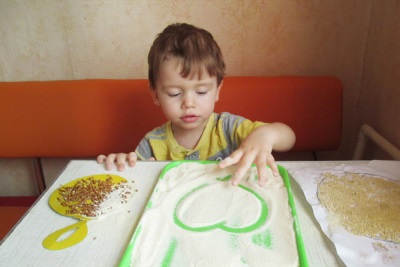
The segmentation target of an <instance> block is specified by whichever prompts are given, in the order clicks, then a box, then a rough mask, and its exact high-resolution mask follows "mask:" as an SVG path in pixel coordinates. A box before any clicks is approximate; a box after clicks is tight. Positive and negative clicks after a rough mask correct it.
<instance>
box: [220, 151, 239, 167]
mask: <svg viewBox="0 0 400 267" xmlns="http://www.w3.org/2000/svg"><path fill="white" fill-rule="evenodd" d="M242 155H243V152H241V151H239V150H236V151H234V152H233V153H232V154H231V155H230V156H229V157H227V158H225V159H223V160H222V161H221V162H220V163H219V167H220V168H221V169H223V168H226V167H228V166H231V165H233V164H236V163H238V162H239V161H240V159H241V157H242Z"/></svg>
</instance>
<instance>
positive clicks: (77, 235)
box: [42, 174, 127, 250]
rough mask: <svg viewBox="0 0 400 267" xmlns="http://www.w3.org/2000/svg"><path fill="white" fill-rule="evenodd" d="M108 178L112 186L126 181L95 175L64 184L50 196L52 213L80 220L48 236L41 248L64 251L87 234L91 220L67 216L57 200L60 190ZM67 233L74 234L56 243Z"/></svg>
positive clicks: (65, 209)
mask: <svg viewBox="0 0 400 267" xmlns="http://www.w3.org/2000/svg"><path fill="white" fill-rule="evenodd" d="M109 177H111V178H112V183H113V184H119V183H121V182H127V180H126V179H125V178H122V177H120V176H118V175H111V174H96V175H90V176H85V177H82V178H79V179H76V180H73V181H71V182H69V183H66V184H64V185H63V186H61V187H60V188H58V189H56V190H55V191H54V192H53V193H52V194H51V196H50V198H49V205H50V207H51V208H52V209H53V210H54V211H56V212H57V213H59V214H61V215H65V216H70V217H74V218H77V219H80V221H78V222H77V223H74V224H72V225H70V226H67V227H64V228H62V229H60V230H57V231H55V232H54V233H52V234H50V235H48V236H47V237H46V238H45V239H44V240H43V242H42V245H43V247H45V248H47V249H49V250H61V249H65V248H68V247H71V246H74V245H76V244H78V243H79V242H81V241H82V240H83V239H85V237H86V236H87V234H88V227H87V221H88V220H90V219H91V218H90V217H86V216H83V215H80V214H67V210H68V208H67V207H64V206H62V205H61V203H60V201H59V200H58V199H59V198H61V194H60V189H61V188H63V187H72V186H74V185H75V184H76V183H77V182H79V181H81V180H89V179H90V178H92V179H95V180H102V181H106V180H107V179H108V178H109ZM69 231H74V232H73V233H72V234H71V235H70V236H68V237H67V238H65V239H63V240H61V241H58V239H60V237H61V236H63V235H64V234H66V233H67V232H69Z"/></svg>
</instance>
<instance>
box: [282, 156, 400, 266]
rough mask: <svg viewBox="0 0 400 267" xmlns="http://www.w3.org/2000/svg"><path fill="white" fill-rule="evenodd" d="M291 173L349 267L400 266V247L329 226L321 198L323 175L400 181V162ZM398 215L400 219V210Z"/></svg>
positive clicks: (301, 170) (396, 244)
mask: <svg viewBox="0 0 400 267" xmlns="http://www.w3.org/2000/svg"><path fill="white" fill-rule="evenodd" d="M289 172H290V174H291V175H292V176H293V178H294V179H295V180H296V181H297V182H298V183H299V185H300V186H301V188H302V190H303V191H304V194H305V196H306V199H307V201H308V202H309V203H310V204H311V206H312V208H313V212H314V215H315V217H316V219H317V221H318V222H319V223H320V225H321V228H322V230H323V231H324V233H325V234H326V235H327V236H328V237H329V238H330V239H331V240H332V242H333V243H334V244H335V246H336V249H337V252H338V255H339V257H340V258H341V259H342V260H343V262H344V263H345V264H346V265H347V266H356V267H358V266H360V267H361V266H362V267H364V266H385V267H386V266H388V267H389V266H400V244H398V243H394V242H387V241H384V240H377V239H373V238H369V237H365V236H356V235H353V234H352V233H350V232H348V231H346V230H345V229H344V228H343V227H340V226H339V227H338V226H337V225H335V226H332V225H329V223H330V222H329V221H328V220H327V215H328V214H327V211H326V209H325V208H324V206H323V205H322V204H321V203H320V202H319V200H318V197H317V190H318V179H319V177H321V174H322V173H326V172H330V173H332V174H337V175H340V174H343V173H344V172H352V173H363V174H370V175H373V176H381V177H385V178H388V179H394V180H398V181H400V161H370V162H367V163H361V162H360V163H359V164H354V165H351V166H348V165H347V166H345V165H337V166H333V167H332V166H331V167H321V168H308V167H306V168H290V169H289ZM397 214H398V216H400V210H399V212H398V213H397ZM330 226H331V227H330ZM398 227H400V225H399V226H398Z"/></svg>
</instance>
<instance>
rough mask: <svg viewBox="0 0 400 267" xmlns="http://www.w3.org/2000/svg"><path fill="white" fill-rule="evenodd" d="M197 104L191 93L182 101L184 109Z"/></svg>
mask: <svg viewBox="0 0 400 267" xmlns="http://www.w3.org/2000/svg"><path fill="white" fill-rule="evenodd" d="M194 106H195V104H194V99H193V97H191V96H190V95H186V96H184V98H183V101H182V107H183V108H184V109H188V108H193V107H194Z"/></svg>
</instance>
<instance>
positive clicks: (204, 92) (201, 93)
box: [197, 91, 207, 95]
mask: <svg viewBox="0 0 400 267" xmlns="http://www.w3.org/2000/svg"><path fill="white" fill-rule="evenodd" d="M197 94H198V95H205V94H207V91H201V92H197Z"/></svg>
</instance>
